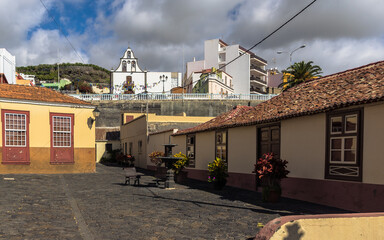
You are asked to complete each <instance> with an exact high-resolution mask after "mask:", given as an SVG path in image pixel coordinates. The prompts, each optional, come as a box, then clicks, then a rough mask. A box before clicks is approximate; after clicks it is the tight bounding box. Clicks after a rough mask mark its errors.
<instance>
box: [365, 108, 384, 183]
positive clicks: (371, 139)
mask: <svg viewBox="0 0 384 240" xmlns="http://www.w3.org/2000/svg"><path fill="white" fill-rule="evenodd" d="M363 134H364V141H363V182H364V183H374V184H384V174H383V173H384V165H383V163H384V161H383V160H384V146H383V144H384V104H382V103H380V104H369V105H365V107H364V133H363Z"/></svg>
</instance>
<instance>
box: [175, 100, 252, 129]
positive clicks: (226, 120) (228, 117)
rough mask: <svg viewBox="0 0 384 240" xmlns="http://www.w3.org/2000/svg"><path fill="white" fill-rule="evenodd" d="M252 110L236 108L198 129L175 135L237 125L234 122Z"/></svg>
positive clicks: (199, 126)
mask: <svg viewBox="0 0 384 240" xmlns="http://www.w3.org/2000/svg"><path fill="white" fill-rule="evenodd" d="M252 108H253V107H248V106H236V107H235V108H234V109H232V110H231V111H229V112H226V113H223V114H221V115H219V116H217V117H215V118H213V119H211V120H209V121H208V122H205V123H202V124H200V125H198V126H196V127H193V128H187V129H184V130H180V131H178V132H177V133H175V134H174V135H181V134H186V133H192V132H202V131H209V130H213V129H216V128H219V127H220V126H222V125H226V124H234V123H236V121H234V120H235V119H236V117H238V116H239V115H242V114H244V113H246V112H248V111H249V110H251V109H252Z"/></svg>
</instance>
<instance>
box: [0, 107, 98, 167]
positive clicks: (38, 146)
mask: <svg viewBox="0 0 384 240" xmlns="http://www.w3.org/2000/svg"><path fill="white" fill-rule="evenodd" d="M1 109H7V110H19V111H29V117H30V123H29V147H30V162H31V163H30V165H8V164H7V165H4V164H0V173H66V172H68V173H76V172H95V170H96V165H95V123H94V124H93V125H92V128H89V127H88V124H87V121H88V118H89V117H92V118H93V114H92V111H93V109H86V108H71V107H57V106H44V105H32V104H20V103H4V102H2V103H0V110H1ZM50 113H71V114H74V139H73V140H74V151H75V152H74V155H75V156H74V160H75V163H74V164H64V165H52V164H50V163H49V158H50V156H49V153H50V141H51V140H50V137H51V136H50V122H49V114H50ZM0 129H2V125H1V124H0ZM0 145H1V146H2V131H0ZM47 153H48V155H47V156H46V155H45V154H47ZM1 158H2V156H1Z"/></svg>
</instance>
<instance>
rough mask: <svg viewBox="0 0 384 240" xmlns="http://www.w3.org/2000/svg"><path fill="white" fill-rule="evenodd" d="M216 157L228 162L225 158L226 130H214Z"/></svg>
mask: <svg viewBox="0 0 384 240" xmlns="http://www.w3.org/2000/svg"><path fill="white" fill-rule="evenodd" d="M215 145H216V157H218V158H221V159H222V160H223V161H224V162H226V163H228V158H227V130H221V131H217V132H216V144H215Z"/></svg>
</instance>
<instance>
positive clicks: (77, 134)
mask: <svg viewBox="0 0 384 240" xmlns="http://www.w3.org/2000/svg"><path fill="white" fill-rule="evenodd" d="M94 109H95V107H94V106H92V105H91V104H89V103H87V102H84V101H81V100H78V99H76V98H72V97H69V96H67V95H63V94H61V93H58V92H55V91H53V90H50V89H46V88H39V87H30V86H21V85H10V84H0V111H1V125H0V126H1V127H0V128H1V137H0V146H1V154H0V159H1V160H0V162H1V164H0V174H7V173H44V174H47V173H48V174H49V173H84V172H95V166H96V165H95V124H94V116H93V111H94Z"/></svg>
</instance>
